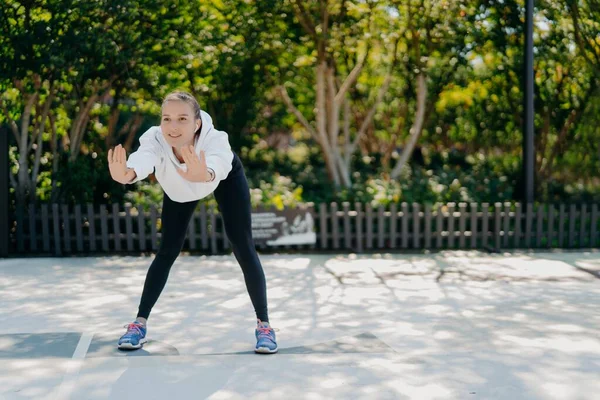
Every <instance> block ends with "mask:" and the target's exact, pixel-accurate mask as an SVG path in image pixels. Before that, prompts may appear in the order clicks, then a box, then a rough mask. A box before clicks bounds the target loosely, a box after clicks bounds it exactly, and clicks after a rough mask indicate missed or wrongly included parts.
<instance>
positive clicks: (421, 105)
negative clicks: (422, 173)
mask: <svg viewBox="0 0 600 400" xmlns="http://www.w3.org/2000/svg"><path fill="white" fill-rule="evenodd" d="M426 101H427V78H426V77H425V74H424V72H423V71H421V72H420V73H419V75H418V76H417V112H416V118H415V122H414V123H413V126H412V127H411V128H410V138H409V140H408V143H407V144H406V147H405V148H404V149H403V151H402V155H401V156H400V160H398V163H397V164H396V166H395V167H394V169H393V170H392V173H391V177H392V179H397V178H398V177H399V176H400V173H401V172H402V168H404V166H405V165H406V163H407V162H408V160H409V159H410V156H411V155H412V152H413V150H414V148H415V145H416V144H417V140H418V139H419V136H420V135H421V131H422V130H423V123H424V120H425V106H426Z"/></svg>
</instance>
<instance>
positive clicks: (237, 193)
mask: <svg viewBox="0 0 600 400" xmlns="http://www.w3.org/2000/svg"><path fill="white" fill-rule="evenodd" d="M215 199H216V200H217V203H218V205H219V210H220V211H221V214H222V216H223V222H224V223H225V232H226V233H227V237H228V238H229V241H230V242H231V245H232V248H233V254H234V255H235V258H236V259H237V261H238V263H239V264H240V266H241V267H242V271H243V273H244V280H245V281H246V289H247V290H248V294H249V295H250V300H251V301H252V305H253V306H254V311H255V312H256V317H257V318H258V319H260V320H261V321H264V322H268V321H269V314H268V310H267V284H266V282H265V274H264V271H263V268H262V265H261V264H260V260H259V259H258V254H257V253H256V249H255V247H254V240H253V239H252V225H251V217H250V210H251V208H250V191H249V189H248V181H247V180H246V175H245V174H244V168H243V167H242V163H241V161H240V160H239V158H238V156H237V155H234V161H233V169H232V170H231V172H230V173H229V176H228V177H227V178H226V179H225V180H223V181H222V182H221V183H220V184H219V186H218V187H217V189H216V190H215Z"/></svg>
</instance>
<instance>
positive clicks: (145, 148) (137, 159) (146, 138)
mask: <svg viewBox="0 0 600 400" xmlns="http://www.w3.org/2000/svg"><path fill="white" fill-rule="evenodd" d="M157 130H158V127H156V126H153V127H152V128H150V129H148V130H147V131H146V132H144V134H143V135H142V136H141V137H140V147H139V148H138V149H137V150H136V151H135V152H133V153H131V155H130V156H129V159H128V160H127V167H128V168H131V169H133V170H134V171H135V174H136V177H135V178H134V179H133V180H132V181H131V182H128V183H134V182H137V181H141V180H142V179H146V177H147V176H148V175H150V174H151V173H152V172H154V167H156V165H157V164H158V160H159V158H160V150H161V149H160V144H159V142H158V141H157V140H156V134H157ZM158 134H160V132H158Z"/></svg>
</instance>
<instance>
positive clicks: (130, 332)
mask: <svg viewBox="0 0 600 400" xmlns="http://www.w3.org/2000/svg"><path fill="white" fill-rule="evenodd" d="M124 328H127V333H125V334H124V335H123V336H121V339H119V343H118V347H119V349H127V350H134V349H139V348H141V347H142V345H143V344H144V343H146V342H147V341H148V340H147V339H146V327H145V326H144V325H143V324H140V323H139V322H137V321H135V322H132V323H131V324H128V325H125V326H124Z"/></svg>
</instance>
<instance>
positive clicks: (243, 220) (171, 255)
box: [137, 153, 269, 322]
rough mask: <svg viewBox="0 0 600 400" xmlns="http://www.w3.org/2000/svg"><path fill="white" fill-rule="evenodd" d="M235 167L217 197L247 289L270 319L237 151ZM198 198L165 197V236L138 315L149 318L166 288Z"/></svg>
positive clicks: (264, 317) (260, 314)
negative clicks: (181, 200) (178, 199)
mask: <svg viewBox="0 0 600 400" xmlns="http://www.w3.org/2000/svg"><path fill="white" fill-rule="evenodd" d="M232 164H233V168H232V170H231V172H230V173H229V175H228V176H227V178H226V179H224V180H223V181H221V182H220V183H219V186H218V187H217V189H216V190H215V192H214V194H215V199H216V200H217V204H218V206H219V211H220V212H221V215H222V216H223V222H224V223H225V232H226V233H227V237H228V238H229V241H230V242H231V246H232V248H233V254H234V255H235V258H236V259H237V261H238V263H239V264H240V266H241V267H242V271H243V272H244V280H245V281H246V289H247V290H248V294H249V295H250V300H251V301H252V305H253V306H254V311H255V312H256V317H257V318H258V319H260V320H261V321H267V322H268V321H269V316H268V311H267V285H266V282H265V274H264V271H263V268H262V265H261V264H260V260H259V259H258V254H257V253H256V249H255V247H254V241H253V239H252V226H251V219H250V192H249V189H248V181H247V180H246V175H245V174H244V168H243V166H242V163H241V161H240V159H239V157H238V156H237V154H235V153H234V157H233V163H232ZM197 203H198V200H195V201H190V202H186V203H177V202H175V201H173V200H171V199H170V198H169V196H167V194H166V193H164V197H163V209H162V216H161V219H162V240H161V243H160V247H159V249H158V252H157V253H156V257H155V258H154V260H153V261H152V264H151V265H150V268H149V269H148V274H147V275H146V282H145V283H144V291H143V292H142V299H141V300H140V306H139V311H138V315H137V316H138V317H142V318H146V319H147V318H148V316H149V315H150V311H151V310H152V307H154V304H155V303H156V301H157V300H158V297H159V296H160V293H161V292H162V290H163V288H164V287H165V284H166V283H167V278H168V277H169V271H170V270H171V266H172V265H173V263H174V262H175V259H177V257H178V256H179V253H180V252H181V248H182V247H183V241H184V239H185V236H186V232H187V228H188V224H189V222H190V218H191V216H192V214H193V213H194V210H195V209H196V205H197Z"/></svg>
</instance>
